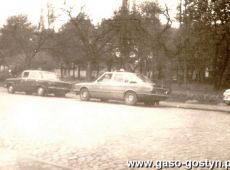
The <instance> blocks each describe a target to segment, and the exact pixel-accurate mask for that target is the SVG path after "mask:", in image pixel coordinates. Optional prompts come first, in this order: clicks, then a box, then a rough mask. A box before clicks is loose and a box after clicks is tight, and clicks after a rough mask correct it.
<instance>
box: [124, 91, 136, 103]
mask: <svg viewBox="0 0 230 170" xmlns="http://www.w3.org/2000/svg"><path fill="white" fill-rule="evenodd" d="M124 100H125V103H126V104H127V105H131V106H134V105H136V104H137V95H136V93H135V92H132V91H128V92H126V93H125V96H124Z"/></svg>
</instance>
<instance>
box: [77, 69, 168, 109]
mask: <svg viewBox="0 0 230 170" xmlns="http://www.w3.org/2000/svg"><path fill="white" fill-rule="evenodd" d="M73 90H74V91H75V92H76V94H77V95H78V94H79V95H80V99H81V100H83V101H87V100H89V99H90V98H98V99H101V100H104V101H106V100H109V99H113V100H124V101H125V103H126V104H128V105H135V104H136V103H137V102H138V101H140V102H144V103H145V104H146V105H152V104H158V103H159V101H161V100H165V99H167V98H168V94H169V89H166V88H164V87H158V86H157V85H156V84H155V83H153V82H151V80H149V79H148V78H147V77H146V76H144V75H141V74H137V73H130V72H105V73H104V74H103V75H101V76H100V77H99V78H98V79H97V80H96V81H94V82H91V83H78V84H75V85H74V88H73Z"/></svg>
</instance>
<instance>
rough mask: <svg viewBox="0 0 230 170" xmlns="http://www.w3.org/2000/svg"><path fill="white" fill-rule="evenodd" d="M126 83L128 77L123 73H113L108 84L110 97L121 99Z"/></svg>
mask: <svg viewBox="0 0 230 170" xmlns="http://www.w3.org/2000/svg"><path fill="white" fill-rule="evenodd" d="M128 85H129V84H128V78H127V76H126V75H125V74H124V73H119V72H118V73H114V75H113V78H112V83H111V86H110V92H111V98H113V99H123V96H124V93H125V91H126V90H127V87H128Z"/></svg>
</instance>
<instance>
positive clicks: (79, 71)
mask: <svg viewBox="0 0 230 170" xmlns="http://www.w3.org/2000/svg"><path fill="white" fill-rule="evenodd" d="M77 78H78V80H80V79H81V66H80V65H78V66H77Z"/></svg>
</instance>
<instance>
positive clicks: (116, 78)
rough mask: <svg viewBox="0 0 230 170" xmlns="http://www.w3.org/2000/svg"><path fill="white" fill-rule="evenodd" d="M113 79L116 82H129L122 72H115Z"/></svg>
mask: <svg viewBox="0 0 230 170" xmlns="http://www.w3.org/2000/svg"><path fill="white" fill-rule="evenodd" d="M113 79H114V81H115V82H128V79H127V78H126V77H125V76H124V75H122V74H115V75H114V78H113Z"/></svg>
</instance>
